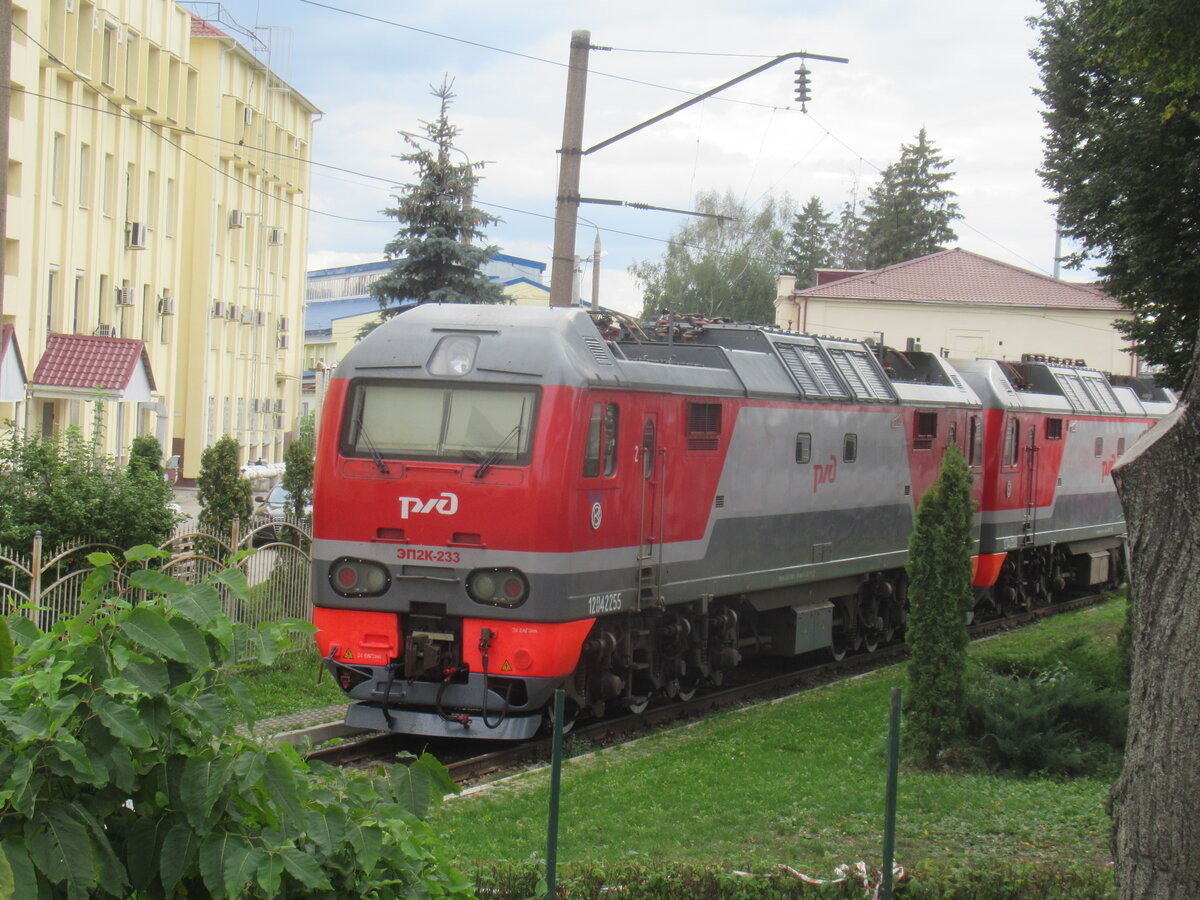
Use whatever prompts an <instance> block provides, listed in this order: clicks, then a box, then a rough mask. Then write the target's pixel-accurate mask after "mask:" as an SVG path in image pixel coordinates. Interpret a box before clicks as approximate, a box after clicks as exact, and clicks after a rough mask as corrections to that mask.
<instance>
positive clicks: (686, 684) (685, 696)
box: [675, 675, 700, 703]
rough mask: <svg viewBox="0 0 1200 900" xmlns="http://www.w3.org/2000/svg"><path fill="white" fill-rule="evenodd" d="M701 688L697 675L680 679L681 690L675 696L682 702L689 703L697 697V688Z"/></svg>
mask: <svg viewBox="0 0 1200 900" xmlns="http://www.w3.org/2000/svg"><path fill="white" fill-rule="evenodd" d="M699 686H700V679H699V678H698V677H697V676H695V675H687V676H684V677H683V678H681V679H679V690H678V691H677V692H676V694H675V696H676V697H677V698H678V699H679V700H680V701H682V702H684V703H687V702H688V701H689V700H691V699H692V698H693V697H695V696H696V688H698V687H699Z"/></svg>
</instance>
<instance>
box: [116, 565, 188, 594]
mask: <svg viewBox="0 0 1200 900" xmlns="http://www.w3.org/2000/svg"><path fill="white" fill-rule="evenodd" d="M129 583H130V584H131V585H133V586H134V587H135V588H139V589H140V590H143V591H151V592H152V593H155V594H166V595H168V596H171V595H174V594H181V593H183V592H185V591H187V589H188V587H187V585H186V584H184V583H183V582H182V581H179V580H178V579H176V578H172V577H171V576H170V575H166V574H164V573H162V572H160V571H159V570H158V569H136V570H135V571H133V572H130V573H129Z"/></svg>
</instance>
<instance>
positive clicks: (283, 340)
mask: <svg viewBox="0 0 1200 900" xmlns="http://www.w3.org/2000/svg"><path fill="white" fill-rule="evenodd" d="M276 346H278V347H279V349H280V350H286V349H287V348H288V336H287V335H286V334H281V335H279V337H278V339H277V341H276Z"/></svg>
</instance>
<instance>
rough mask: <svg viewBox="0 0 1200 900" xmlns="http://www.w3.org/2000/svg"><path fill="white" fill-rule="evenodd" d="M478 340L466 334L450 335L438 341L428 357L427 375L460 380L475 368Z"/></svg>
mask: <svg viewBox="0 0 1200 900" xmlns="http://www.w3.org/2000/svg"><path fill="white" fill-rule="evenodd" d="M478 349H479V338H477V337H475V336H473V335H466V334H450V335H447V336H446V337H444V338H442V339H441V340H440V341H438V345H437V346H436V347H435V348H434V350H433V353H432V355H430V357H429V366H428V368H429V374H430V375H438V376H441V377H446V376H449V377H451V378H461V377H462V376H464V375H467V374H469V373H470V371H471V370H472V369H474V368H475V353H476V351H477V350H478Z"/></svg>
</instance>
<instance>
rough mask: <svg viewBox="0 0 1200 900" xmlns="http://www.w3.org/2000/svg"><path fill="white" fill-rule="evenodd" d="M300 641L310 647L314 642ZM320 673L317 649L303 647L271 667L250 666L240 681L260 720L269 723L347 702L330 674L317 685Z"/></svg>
mask: <svg viewBox="0 0 1200 900" xmlns="http://www.w3.org/2000/svg"><path fill="white" fill-rule="evenodd" d="M301 640H303V641H304V642H305V643H306V644H308V643H311V638H302V639H301ZM320 670H321V657H320V656H319V655H318V654H317V651H316V649H315V648H312V647H310V646H304V647H303V648H302V649H299V650H296V651H295V652H293V653H285V654H284V655H283V656H280V657H279V658H278V659H277V660H275V662H274V663H272V664H271V665H269V666H263V665H253V666H248V667H247V668H245V669H243V670H241V671H240V672H239V673H238V677H239V678H240V679H241V681H242V683H243V684H245V685H246V687H247V689H248V690H249V691H250V696H251V697H253V698H254V705H255V707H256V708H257V709H258V716H259V718H260V719H267V718H271V717H272V716H284V715H288V714H290V713H297V712H303V711H304V710H307V709H319V708H321V707H325V706H333V705H334V704H339V703H346V702H348V701H347V700H346V695H345V694H343V693H342V692H341V690H340V689H339V688H338V687H337V685H336V684H334V681H333V679H332V678H331V677H330V676H329V673H328V672H326V673H324V675H323V677H322V678H321V683H320V684H317V673H318V672H319V671H320Z"/></svg>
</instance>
